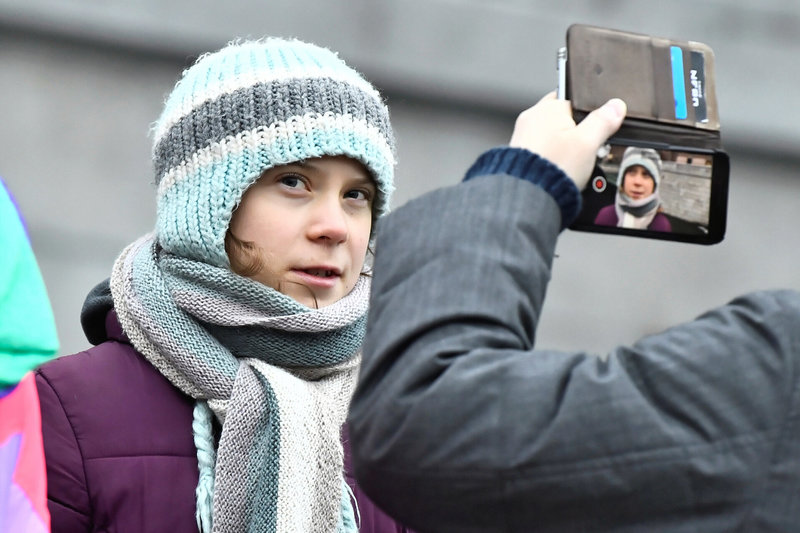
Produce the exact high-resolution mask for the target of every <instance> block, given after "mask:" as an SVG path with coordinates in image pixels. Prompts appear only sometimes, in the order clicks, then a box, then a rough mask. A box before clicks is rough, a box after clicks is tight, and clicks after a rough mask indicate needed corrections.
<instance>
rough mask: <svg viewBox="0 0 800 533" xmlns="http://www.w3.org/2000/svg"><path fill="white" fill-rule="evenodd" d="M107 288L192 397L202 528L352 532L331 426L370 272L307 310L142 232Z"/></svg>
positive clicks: (142, 345) (344, 403) (347, 383)
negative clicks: (337, 296)
mask: <svg viewBox="0 0 800 533" xmlns="http://www.w3.org/2000/svg"><path fill="white" fill-rule="evenodd" d="M111 293H112V296H113V300H114V306H115V309H116V312H117V315H118V317H119V320H120V323H121V324H122V327H123V329H124V330H125V332H126V334H127V335H128V337H129V338H130V340H131V342H132V343H133V345H134V346H135V347H136V349H137V350H138V351H139V352H140V353H141V354H142V355H144V357H145V358H147V359H148V360H149V361H150V362H151V363H152V364H153V365H154V366H155V367H156V368H157V369H158V370H159V371H160V372H161V373H162V374H163V375H164V376H165V377H166V378H167V379H169V380H170V382H172V384H173V385H175V386H176V387H177V388H179V389H180V390H181V391H183V392H184V393H186V394H188V395H189V396H191V397H193V398H195V399H196V400H197V401H198V404H197V405H198V407H197V408H196V409H195V424H194V432H195V442H196V443H197V444H198V460H199V464H200V483H199V485H198V525H199V527H200V528H201V531H204V532H207V531H211V532H213V533H241V532H256V531H258V532H270V533H271V532H293V533H294V532H301V531H309V532H334V531H349V530H354V529H355V526H354V519H353V509H352V506H351V504H350V494H349V493H348V489H347V487H346V484H345V483H344V478H343V471H342V470H343V452H342V446H341V442H340V430H341V426H342V424H343V423H344V421H345V417H346V414H347V408H348V405H349V401H350V396H351V394H352V392H353V388H354V386H355V379H356V377H357V372H358V367H359V363H360V353H359V349H360V345H361V341H362V339H363V336H364V328H365V324H366V312H367V305H368V293H369V278H368V277H367V276H361V277H360V279H359V281H358V282H357V284H356V286H355V288H354V289H353V290H352V291H351V293H350V294H348V295H347V296H345V297H344V298H343V299H341V300H340V301H338V302H336V303H334V304H332V305H330V306H327V307H324V308H322V309H310V308H308V307H305V306H303V305H301V304H299V303H297V302H296V301H294V300H293V299H291V298H289V297H288V296H286V295H284V294H281V293H280V292H277V291H275V290H273V289H271V288H269V287H266V286H264V285H262V284H260V283H257V282H255V281H253V280H250V279H248V278H244V277H242V276H239V275H237V274H235V273H233V272H231V271H230V270H228V269H225V268H220V267H215V266H211V265H209V264H207V263H203V262H200V261H194V260H189V259H185V258H180V257H177V256H174V255H171V254H168V253H166V252H164V251H163V250H161V249H160V247H159V246H158V244H156V242H155V241H154V239H153V237H152V236H150V235H148V236H145V237H143V238H141V239H139V240H138V241H136V242H134V243H133V244H131V245H130V246H129V247H128V248H126V249H125V250H124V251H123V253H122V255H121V256H120V257H119V258H118V259H117V261H116V263H115V265H114V269H113V273H112V276H111ZM211 413H213V416H214V417H216V419H217V420H218V421H219V423H220V424H221V428H222V429H221V433H220V435H219V438H218V444H215V441H214V439H213V438H212V435H213V433H212V431H211V420H210V416H212V415H211Z"/></svg>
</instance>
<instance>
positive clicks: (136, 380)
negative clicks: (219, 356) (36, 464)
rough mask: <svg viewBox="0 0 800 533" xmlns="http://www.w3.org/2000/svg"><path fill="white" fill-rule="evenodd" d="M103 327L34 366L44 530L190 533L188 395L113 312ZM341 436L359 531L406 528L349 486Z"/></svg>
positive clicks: (192, 458) (193, 466) (192, 460)
mask: <svg viewBox="0 0 800 533" xmlns="http://www.w3.org/2000/svg"><path fill="white" fill-rule="evenodd" d="M105 332H106V338H107V340H106V341H105V342H103V343H101V344H99V345H98V346H95V347H93V348H91V349H89V350H87V351H85V352H81V353H78V354H75V355H71V356H68V357H61V358H58V359H56V360H54V361H51V362H49V363H47V364H45V365H43V366H42V367H40V368H39V369H38V371H37V372H36V383H37V386H38V389H39V396H40V403H41V409H42V434H43V437H44V450H45V459H46V461H47V483H48V491H47V492H48V494H47V497H48V506H49V508H50V514H51V517H52V531H53V533H67V532H69V533H73V532H81V533H85V532H90V531H91V532H109V533H110V532H114V533H145V532H146V533H161V532H163V533H184V532H186V533H190V532H191V533H197V524H196V522H195V487H196V486H197V477H198V471H197V455H196V451H195V447H194V442H193V438H192V410H193V406H194V401H193V400H192V399H191V398H190V397H188V396H186V395H184V394H183V393H182V392H180V391H179V390H178V389H176V388H175V387H174V386H172V385H171V384H170V383H169V381H167V380H166V378H164V377H163V376H162V375H161V374H160V373H159V372H158V371H157V370H156V369H155V368H154V367H153V366H152V365H150V363H149V362H147V361H146V360H145V359H144V358H143V357H142V356H141V355H140V354H139V353H138V352H136V350H135V349H134V348H133V346H131V344H130V342H129V341H128V339H127V337H126V336H125V334H124V333H123V331H122V328H121V327H120V325H119V322H118V321H117V318H116V314H115V313H114V311H110V312H108V314H107V315H106V318H105ZM344 444H345V461H346V463H345V470H346V474H347V476H346V477H347V481H348V483H350V486H351V487H352V488H353V491H354V493H355V495H356V500H357V503H358V511H359V513H360V517H361V529H360V531H361V532H363V533H402V532H407V531H410V530H408V529H406V528H404V527H403V526H401V525H399V524H397V523H396V522H395V521H394V520H392V519H391V518H389V517H388V516H387V515H385V514H384V513H383V512H382V511H381V510H380V509H379V508H378V507H376V506H375V504H374V503H372V502H371V501H370V500H369V499H368V498H367V497H366V495H365V494H364V493H363V492H362V491H361V490H360V489H359V488H358V487H357V486H356V485H355V481H354V478H353V476H352V474H351V473H350V472H351V468H350V461H349V459H350V452H349V444H348V442H347V438H346V437H345V439H344ZM315 533H316V532H315Z"/></svg>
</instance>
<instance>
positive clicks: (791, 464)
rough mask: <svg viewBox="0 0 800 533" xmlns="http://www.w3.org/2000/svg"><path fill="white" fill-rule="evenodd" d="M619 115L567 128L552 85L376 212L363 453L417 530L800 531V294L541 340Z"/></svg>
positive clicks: (363, 461)
mask: <svg viewBox="0 0 800 533" xmlns="http://www.w3.org/2000/svg"><path fill="white" fill-rule="evenodd" d="M624 113H625V107H624V104H623V103H622V102H621V101H619V100H612V101H610V102H609V103H607V104H606V105H605V106H603V107H601V108H600V109H598V110H596V111H595V112H594V113H592V114H591V115H589V116H588V117H587V118H586V119H585V120H584V121H583V122H581V123H580V124H579V125H577V126H576V125H575V123H574V121H573V120H572V116H571V113H570V108H569V103H568V102H564V101H558V100H556V99H555V98H554V96H553V95H549V96H547V97H545V98H544V99H543V100H541V101H540V102H539V103H538V104H537V105H535V106H533V107H532V108H530V109H529V110H527V111H524V112H523V113H522V114H521V115H520V116H519V118H518V120H517V123H516V125H515V128H514V132H513V135H512V137H511V141H510V143H509V146H508V147H502V148H496V149H493V150H490V151H489V152H486V153H484V154H483V155H482V156H480V158H479V159H478V160H477V162H476V163H475V164H474V165H473V166H472V168H471V169H470V170H469V171H468V172H467V176H466V178H465V181H464V182H463V183H460V184H458V185H456V186H453V187H449V188H446V189H441V190H437V191H434V192H431V193H429V194H427V195H424V196H422V197H420V198H418V199H416V200H413V201H411V202H409V203H408V204H406V205H405V206H403V207H402V208H400V209H397V210H395V211H394V213H393V214H391V215H390V216H389V217H388V218H387V219H385V221H384V222H383V223H382V224H381V225H380V227H379V230H378V236H377V249H376V258H375V264H374V277H373V285H372V295H371V305H370V313H369V320H368V326H367V337H366V342H365V344H364V352H363V357H364V360H363V365H362V369H361V374H360V376H359V382H358V386H357V390H356V393H355V397H354V399H353V403H352V405H351V410H350V414H349V423H350V432H351V433H350V435H351V444H352V450H353V461H354V466H355V473H356V477H357V479H358V481H359V483H360V484H361V486H362V487H363V488H364V489H365V490H366V492H367V493H368V494H369V495H370V497H372V498H373V499H374V500H375V501H376V502H377V503H378V504H379V505H380V506H381V507H382V508H383V509H384V510H386V511H387V512H389V513H390V514H392V515H394V516H395V517H396V518H397V519H400V520H401V521H403V523H406V524H408V525H409V526H411V527H413V528H415V529H416V530H418V531H422V532H437V533H447V532H459V533H469V532H486V531H493V532H494V531H509V532H512V531H513V532H516V531H520V532H571V533H574V532H584V531H613V532H616V533H623V532H642V531H658V532H699V531H702V532H704V533H710V532H731V531H742V532H764V531H769V532H773V531H776V532H777V531H780V532H787V533H789V532H797V531H800V293H798V292H797V291H793V290H785V291H769V292H758V293H753V294H748V295H745V296H742V297H740V298H738V299H735V300H733V301H732V302H730V303H728V304H727V305H724V306H722V307H719V308H717V309H714V310H712V311H709V312H707V313H705V314H703V315H702V316H700V317H698V318H697V319H695V320H693V321H691V322H688V323H685V324H682V325H678V326H675V327H673V328H670V329H668V330H666V331H664V332H662V333H659V334H655V335H652V336H648V337H646V338H643V339H641V340H640V341H638V342H636V343H634V344H633V345H632V346H621V347H619V348H616V349H614V350H612V351H610V352H609V353H607V354H605V355H603V356H596V355H592V354H590V353H583V352H574V353H569V352H559V351H551V350H542V349H537V348H536V346H535V344H536V343H535V332H536V326H537V321H538V320H539V317H540V316H541V313H542V306H543V303H544V296H545V291H546V288H547V284H548V281H549V278H550V271H551V265H552V260H553V253H554V248H555V244H556V240H557V238H558V235H559V233H560V232H561V231H562V230H563V228H565V227H566V226H568V225H569V224H570V222H571V221H572V220H573V219H574V217H575V216H576V214H577V213H578V211H579V209H580V195H579V190H580V189H582V188H583V187H584V186H585V185H586V183H587V181H588V177H589V175H590V171H591V168H592V164H593V163H594V158H595V152H596V150H597V148H598V147H599V146H600V145H601V144H602V143H603V142H604V141H605V140H606V139H607V138H608V137H609V136H610V135H611V134H613V132H614V131H616V129H617V128H618V127H619V125H620V123H621V121H622V118H623V116H624Z"/></svg>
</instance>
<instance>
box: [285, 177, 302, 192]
mask: <svg viewBox="0 0 800 533" xmlns="http://www.w3.org/2000/svg"><path fill="white" fill-rule="evenodd" d="M280 181H281V184H283V185H285V186H287V187H289V188H291V189H298V188H300V187H303V180H302V179H301V178H300V176H294V175H287V176H281V180H280Z"/></svg>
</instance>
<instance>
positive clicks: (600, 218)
mask: <svg viewBox="0 0 800 533" xmlns="http://www.w3.org/2000/svg"><path fill="white" fill-rule="evenodd" d="M618 222H619V217H617V211H616V209H615V208H614V205H607V206H605V207H604V208H603V209H601V210H600V211H599V212H598V213H597V217H595V219H594V223H595V224H597V225H599V226H616V225H617V223H618ZM647 229H649V230H650V231H663V232H665V233H669V232H671V231H672V225H671V224H670V223H669V219H668V218H667V217H666V216H665V215H664V214H663V213H656V216H655V217H653V220H652V222H650V225H649V226H647Z"/></svg>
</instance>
